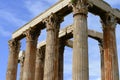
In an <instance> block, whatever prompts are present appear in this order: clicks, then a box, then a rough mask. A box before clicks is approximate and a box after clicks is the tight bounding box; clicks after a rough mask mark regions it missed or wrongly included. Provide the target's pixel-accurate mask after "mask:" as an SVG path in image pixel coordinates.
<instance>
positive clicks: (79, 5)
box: [71, 0, 88, 15]
mask: <svg viewBox="0 0 120 80" xmlns="http://www.w3.org/2000/svg"><path fill="white" fill-rule="evenodd" d="M71 2H72V7H73V13H74V15H76V14H83V15H86V14H87V13H88V0H71Z"/></svg>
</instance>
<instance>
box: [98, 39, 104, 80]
mask: <svg viewBox="0 0 120 80" xmlns="http://www.w3.org/2000/svg"><path fill="white" fill-rule="evenodd" d="M99 49H100V57H101V80H105V76H104V52H103V41H102V40H100V41H99Z"/></svg>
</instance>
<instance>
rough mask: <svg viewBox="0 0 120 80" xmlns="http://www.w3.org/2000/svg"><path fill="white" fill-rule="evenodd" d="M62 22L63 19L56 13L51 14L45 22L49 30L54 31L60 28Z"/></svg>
mask: <svg viewBox="0 0 120 80" xmlns="http://www.w3.org/2000/svg"><path fill="white" fill-rule="evenodd" d="M62 21H63V18H61V17H60V16H58V15H56V14H54V13H51V15H50V16H48V17H47V18H46V19H45V20H44V21H43V22H45V23H46V27H47V30H54V29H57V28H58V27H59V25H60V23H61V22H62Z"/></svg>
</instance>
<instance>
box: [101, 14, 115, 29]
mask: <svg viewBox="0 0 120 80" xmlns="http://www.w3.org/2000/svg"><path fill="white" fill-rule="evenodd" d="M100 17H101V23H102V26H103V28H105V27H111V28H115V26H116V23H117V20H116V17H115V16H114V15H112V14H111V13H106V14H104V15H102V16H100Z"/></svg>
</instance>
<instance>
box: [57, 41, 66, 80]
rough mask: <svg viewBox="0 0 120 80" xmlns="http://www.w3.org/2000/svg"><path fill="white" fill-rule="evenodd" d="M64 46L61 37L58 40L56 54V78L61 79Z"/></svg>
mask: <svg viewBox="0 0 120 80" xmlns="http://www.w3.org/2000/svg"><path fill="white" fill-rule="evenodd" d="M64 47H65V43H64V40H63V39H61V40H60V41H59V54H58V67H59V68H58V80H63V73H64V71H63V70H64V68H63V67H64Z"/></svg>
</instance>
